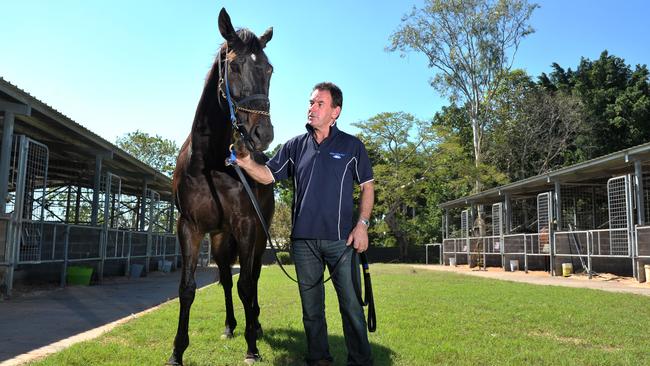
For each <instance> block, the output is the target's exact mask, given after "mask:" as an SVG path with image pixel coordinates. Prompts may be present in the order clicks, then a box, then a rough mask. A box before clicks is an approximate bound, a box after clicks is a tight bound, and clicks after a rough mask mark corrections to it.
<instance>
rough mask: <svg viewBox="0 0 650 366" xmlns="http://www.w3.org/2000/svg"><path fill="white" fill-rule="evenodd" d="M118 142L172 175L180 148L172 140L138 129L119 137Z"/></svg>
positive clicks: (118, 144) (140, 157)
mask: <svg viewBox="0 0 650 366" xmlns="http://www.w3.org/2000/svg"><path fill="white" fill-rule="evenodd" d="M116 144H117V146H118V147H119V148H121V149H122V150H124V151H126V152H128V153H129V154H131V155H133V156H134V157H136V158H137V159H139V160H140V161H142V162H144V163H146V164H148V165H150V166H151V167H153V168H155V169H157V170H158V171H160V172H162V173H163V174H165V175H167V176H170V177H171V175H172V173H173V172H174V167H175V166H176V156H177V155H178V152H179V149H178V146H176V143H175V142H174V141H172V140H168V139H165V138H163V137H161V136H158V135H155V136H151V135H149V134H148V133H146V132H142V131H140V130H136V131H135V132H129V133H127V134H126V135H124V136H122V137H118V138H117V141H116Z"/></svg>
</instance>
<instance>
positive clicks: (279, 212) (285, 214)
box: [269, 144, 293, 250]
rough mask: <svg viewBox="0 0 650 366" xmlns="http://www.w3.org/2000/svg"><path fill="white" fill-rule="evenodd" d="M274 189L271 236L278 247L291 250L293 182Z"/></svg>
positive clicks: (276, 186)
mask: <svg viewBox="0 0 650 366" xmlns="http://www.w3.org/2000/svg"><path fill="white" fill-rule="evenodd" d="M281 147H282V144H279V145H277V146H276V147H275V149H273V151H272V152H271V154H270V155H271V156H273V155H275V154H276V153H277V152H278V150H280V148H281ZM273 189H274V195H275V213H274V214H273V221H272V222H271V228H270V229H269V230H271V235H272V236H273V239H275V243H276V244H277V246H278V247H279V248H282V249H285V250H286V249H289V244H290V243H291V226H292V217H291V216H292V212H293V181H292V180H289V179H283V180H281V181H278V182H275V184H274V186H273Z"/></svg>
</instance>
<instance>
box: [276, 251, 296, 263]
mask: <svg viewBox="0 0 650 366" xmlns="http://www.w3.org/2000/svg"><path fill="white" fill-rule="evenodd" d="M277 254H278V260H279V261H280V263H282V264H283V265H285V264H287V265H288V264H293V259H291V254H289V252H278V253H277Z"/></svg>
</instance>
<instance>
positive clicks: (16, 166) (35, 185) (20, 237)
mask: <svg viewBox="0 0 650 366" xmlns="http://www.w3.org/2000/svg"><path fill="white" fill-rule="evenodd" d="M13 146H14V148H13V151H12V156H11V161H10V169H11V171H10V177H9V180H10V182H9V184H10V186H11V188H13V194H12V196H13V197H12V198H13V201H12V202H10V204H9V205H7V210H8V211H12V212H11V214H10V215H9V216H6V217H3V221H4V224H3V225H2V226H3V227H4V230H5V233H4V238H5V251H4V253H5V255H4V260H3V262H5V263H6V268H5V270H4V271H5V275H4V285H5V286H6V290H5V291H6V292H7V293H8V294H10V293H11V290H12V287H13V277H14V269H15V267H16V265H17V264H18V263H38V262H39V261H40V260H41V250H42V241H43V217H44V205H45V202H44V200H45V193H46V187H47V168H48V159H49V150H48V148H47V146H45V145H43V144H41V143H40V142H37V141H34V140H32V139H30V138H28V137H26V136H23V135H16V136H14V144H13ZM11 188H10V189H11ZM12 204H13V205H12Z"/></svg>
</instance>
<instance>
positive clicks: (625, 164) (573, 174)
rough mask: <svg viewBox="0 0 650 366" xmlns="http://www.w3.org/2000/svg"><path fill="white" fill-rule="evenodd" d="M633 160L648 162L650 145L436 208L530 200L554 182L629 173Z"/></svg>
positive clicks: (603, 178) (602, 178) (587, 180)
mask: <svg viewBox="0 0 650 366" xmlns="http://www.w3.org/2000/svg"><path fill="white" fill-rule="evenodd" d="M649 123H650V122H649ZM637 160H638V161H641V162H642V163H643V164H647V163H649V162H650V142H647V143H644V144H641V145H638V146H634V147H630V148H627V149H624V150H621V151H617V152H614V153H611V154H608V155H604V156H601V157H598V158H595V159H591V160H587V161H585V162H582V163H578V164H574V165H571V166H568V167H564V168H560V169H556V170H553V171H549V172H548V173H544V174H540V175H537V176H534V177H530V178H526V179H522V180H520V181H517V182H513V183H509V184H506V185H503V186H500V187H495V188H491V189H488V190H485V191H483V192H480V193H477V194H473V195H469V196H465V197H461V198H458V199H455V200H452V201H447V202H444V203H442V204H440V207H441V208H458V207H466V206H469V205H471V204H487V203H496V202H501V201H502V200H503V196H504V195H505V194H510V195H513V196H517V195H520V196H530V195H532V194H536V193H539V192H544V191H548V190H550V189H552V188H553V185H554V184H555V182H556V181H557V182H560V183H562V184H572V183H573V184H579V183H593V182H603V181H606V180H607V179H609V178H611V177H613V176H615V175H620V174H626V173H631V172H633V171H634V167H633V165H634V161H637Z"/></svg>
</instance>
